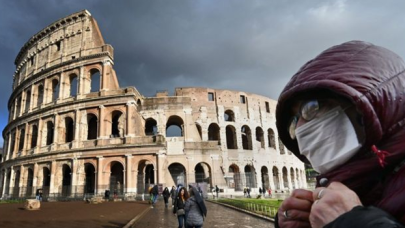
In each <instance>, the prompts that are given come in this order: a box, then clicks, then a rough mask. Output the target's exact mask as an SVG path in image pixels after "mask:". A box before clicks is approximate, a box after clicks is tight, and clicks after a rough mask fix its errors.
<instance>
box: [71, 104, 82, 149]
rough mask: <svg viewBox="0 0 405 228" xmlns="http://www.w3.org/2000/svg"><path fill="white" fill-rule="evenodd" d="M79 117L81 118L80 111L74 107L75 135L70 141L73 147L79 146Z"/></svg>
mask: <svg viewBox="0 0 405 228" xmlns="http://www.w3.org/2000/svg"><path fill="white" fill-rule="evenodd" d="M80 119H81V112H80V109H76V111H75V136H74V139H73V142H72V145H73V146H72V147H73V148H78V147H79V142H80V141H81V140H80Z"/></svg>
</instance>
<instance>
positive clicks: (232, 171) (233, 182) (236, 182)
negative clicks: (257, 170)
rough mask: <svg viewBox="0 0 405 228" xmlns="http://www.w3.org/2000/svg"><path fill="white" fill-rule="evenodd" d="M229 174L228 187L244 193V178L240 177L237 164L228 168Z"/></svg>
mask: <svg viewBox="0 0 405 228" xmlns="http://www.w3.org/2000/svg"><path fill="white" fill-rule="evenodd" d="M228 173H229V177H230V179H228V180H227V182H228V187H230V188H234V189H235V191H242V189H243V186H242V183H243V182H242V177H241V175H240V171H239V167H238V166H237V165H235V164H232V165H230V166H229V168H228Z"/></svg>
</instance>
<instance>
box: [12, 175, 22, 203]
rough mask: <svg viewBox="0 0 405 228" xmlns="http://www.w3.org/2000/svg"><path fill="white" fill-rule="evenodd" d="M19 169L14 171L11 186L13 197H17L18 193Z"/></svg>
mask: <svg viewBox="0 0 405 228" xmlns="http://www.w3.org/2000/svg"><path fill="white" fill-rule="evenodd" d="M20 175H21V173H20V170H17V171H16V172H15V179H14V188H13V197H15V198H16V197H19V193H20V187H19V186H20Z"/></svg>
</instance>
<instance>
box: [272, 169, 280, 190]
mask: <svg viewBox="0 0 405 228" xmlns="http://www.w3.org/2000/svg"><path fill="white" fill-rule="evenodd" d="M279 177H280V174H279V172H278V168H277V167H276V166H273V182H274V186H275V188H276V190H279V189H280V179H279Z"/></svg>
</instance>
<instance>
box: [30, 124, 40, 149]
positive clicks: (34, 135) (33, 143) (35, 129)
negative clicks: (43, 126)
mask: <svg viewBox="0 0 405 228" xmlns="http://www.w3.org/2000/svg"><path fill="white" fill-rule="evenodd" d="M37 141H38V127H37V125H32V135H31V148H34V147H36V146H37Z"/></svg>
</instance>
